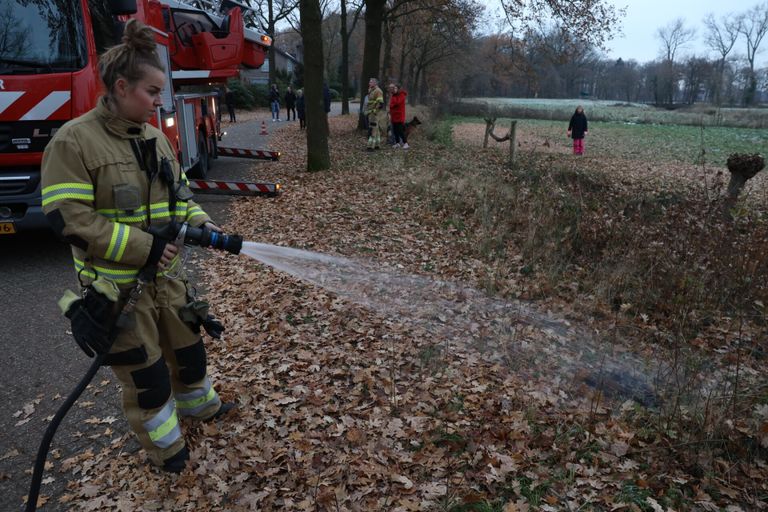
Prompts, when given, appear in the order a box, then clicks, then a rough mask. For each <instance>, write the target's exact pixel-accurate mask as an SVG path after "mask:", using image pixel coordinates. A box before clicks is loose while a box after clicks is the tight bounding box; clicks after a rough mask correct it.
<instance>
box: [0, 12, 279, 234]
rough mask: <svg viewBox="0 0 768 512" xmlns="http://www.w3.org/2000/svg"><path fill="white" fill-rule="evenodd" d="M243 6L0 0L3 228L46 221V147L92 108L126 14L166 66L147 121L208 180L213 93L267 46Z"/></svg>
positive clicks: (214, 131) (214, 127) (213, 152)
mask: <svg viewBox="0 0 768 512" xmlns="http://www.w3.org/2000/svg"><path fill="white" fill-rule="evenodd" d="M206 1H207V0H206ZM245 8H246V7H245V6H242V5H240V4H238V3H237V2H235V1H232V0H223V1H222V3H221V4H220V5H219V6H218V7H217V8H215V9H213V8H211V6H210V4H208V5H201V4H190V3H187V2H185V1H182V0H160V1H158V0H35V1H29V0H3V2H2V3H1V4H0V33H1V34H3V40H2V42H0V235H2V234H9V233H16V232H18V231H23V230H28V229H37V228H43V227H46V226H47V225H48V223H47V220H46V218H45V216H44V214H43V213H42V207H41V194H40V163H41V160H42V155H43V150H44V148H45V146H46V144H47V143H48V141H49V140H50V139H51V137H52V136H53V135H54V134H55V133H56V130H58V129H59V128H60V127H61V126H62V125H63V124H64V123H65V122H67V121H69V120H70V119H74V118H75V117H78V116H80V115H82V114H84V113H85V112H87V111H89V110H90V109H91V108H93V107H94V106H95V105H96V102H97V100H98V98H99V97H100V96H101V95H102V94H103V90H102V88H103V86H101V84H100V80H99V75H98V56H99V55H100V54H101V53H102V52H104V51H105V50H106V49H107V48H109V47H110V46H112V45H114V44H116V43H118V42H119V40H120V36H121V34H122V27H123V26H124V24H125V21H127V19H129V18H131V17H135V18H137V19H140V20H141V21H143V22H144V23H146V24H147V25H149V26H150V27H152V28H153V30H154V32H155V35H156V41H157V48H158V53H159V56H160V58H161V59H162V62H166V63H167V65H166V72H167V80H166V87H165V90H164V91H163V106H162V107H161V108H158V110H157V115H156V116H155V118H154V119H153V120H152V123H153V124H155V125H156V126H158V127H159V128H161V129H162V130H163V132H164V133H165V134H166V135H167V136H168V138H169V139H170V140H171V142H172V143H175V145H176V148H177V151H178V157H179V162H180V163H181V165H182V168H183V169H184V170H185V172H187V173H188V174H189V176H191V177H199V178H205V177H206V174H207V172H208V169H209V166H210V164H211V159H213V158H216V156H217V153H218V151H217V142H218V141H219V140H220V139H221V130H220V112H219V101H218V96H219V91H220V90H221V88H223V85H224V84H226V81H227V80H228V79H229V78H232V77H236V76H238V74H239V71H240V68H241V67H249V68H258V67H260V66H261V65H262V64H263V63H264V60H265V58H266V55H267V51H268V49H269V46H270V44H271V40H270V38H269V37H268V36H265V35H261V34H258V33H256V32H254V31H252V30H249V29H246V28H245V27H244V23H243V10H244V9H245ZM217 87H218V88H219V90H216V88H217Z"/></svg>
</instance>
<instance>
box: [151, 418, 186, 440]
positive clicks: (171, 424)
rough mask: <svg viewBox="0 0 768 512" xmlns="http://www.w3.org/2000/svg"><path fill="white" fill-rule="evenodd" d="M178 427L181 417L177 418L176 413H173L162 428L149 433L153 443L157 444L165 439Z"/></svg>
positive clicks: (162, 424)
mask: <svg viewBox="0 0 768 512" xmlns="http://www.w3.org/2000/svg"><path fill="white" fill-rule="evenodd" d="M178 425H179V417H178V416H176V411H173V412H172V413H171V416H170V418H168V419H167V420H165V421H164V422H163V423H161V424H160V426H159V427H157V428H156V429H154V430H150V431H149V432H147V433H148V434H149V438H150V439H151V440H152V442H155V441H157V440H158V439H162V438H163V437H165V436H167V435H168V434H170V433H171V432H172V431H173V429H174V428H176V427H177V426H178Z"/></svg>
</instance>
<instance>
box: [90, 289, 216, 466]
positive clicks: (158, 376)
mask: <svg viewBox="0 0 768 512" xmlns="http://www.w3.org/2000/svg"><path fill="white" fill-rule="evenodd" d="M187 302H188V297H187V286H186V283H185V282H184V281H182V280H171V279H166V278H163V277H159V276H158V278H157V280H156V282H154V283H150V284H148V285H147V286H146V287H145V288H144V291H143V293H142V295H141V297H140V299H139V301H138V303H137V305H136V309H135V320H136V321H135V324H134V326H133V327H132V328H127V329H123V330H121V331H120V332H119V333H118V335H117V339H116V341H115V344H114V345H113V347H112V350H111V351H110V353H109V355H108V356H107V358H106V361H105V364H107V365H109V366H111V367H112V370H113V372H114V373H115V375H116V376H117V378H118V380H119V381H120V386H121V388H122V395H123V411H124V413H125V416H126V418H127V419H128V423H129V425H130V426H131V429H132V430H133V432H134V434H136V437H137V438H138V440H139V443H140V444H141V446H142V447H143V448H144V449H145V450H146V451H147V453H148V455H149V458H150V460H151V461H152V462H153V463H154V464H156V465H158V466H162V464H163V462H164V461H165V460H166V459H169V458H170V457H172V456H174V455H176V454H177V453H178V452H179V451H180V450H181V449H182V448H184V438H183V437H182V433H181V426H180V425H179V417H180V416H182V417H183V416H191V417H194V418H199V419H207V418H210V417H211V416H213V415H214V414H215V413H216V412H217V411H218V409H219V406H220V405H221V399H220V398H219V395H218V394H217V393H216V391H215V390H214V389H213V386H212V385H211V381H210V380H209V379H208V376H207V374H206V355H205V347H204V345H203V340H202V338H201V337H200V334H199V333H198V332H194V331H193V330H192V328H191V327H190V326H188V325H187V324H186V323H184V322H183V321H182V320H181V318H179V313H178V311H179V308H181V307H182V306H184V305H185V304H187Z"/></svg>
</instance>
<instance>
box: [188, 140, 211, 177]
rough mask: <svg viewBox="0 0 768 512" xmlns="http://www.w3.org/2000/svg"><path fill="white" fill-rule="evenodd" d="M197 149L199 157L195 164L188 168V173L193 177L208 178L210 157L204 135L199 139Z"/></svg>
mask: <svg viewBox="0 0 768 512" xmlns="http://www.w3.org/2000/svg"><path fill="white" fill-rule="evenodd" d="M197 151H198V155H199V157H200V158H199V159H198V161H197V164H195V166H194V167H192V169H190V172H189V174H190V175H191V176H192V177H193V178H197V179H199V180H204V179H207V178H208V164H209V159H210V156H209V153H208V144H206V140H205V138H204V137H203V138H201V139H200V142H198V148H197Z"/></svg>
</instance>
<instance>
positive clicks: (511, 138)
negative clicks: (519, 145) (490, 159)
mask: <svg viewBox="0 0 768 512" xmlns="http://www.w3.org/2000/svg"><path fill="white" fill-rule="evenodd" d="M516 130H517V121H515V120H514V119H513V120H512V124H511V125H510V126H509V166H510V167H512V164H513V163H514V161H515V131H516Z"/></svg>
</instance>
